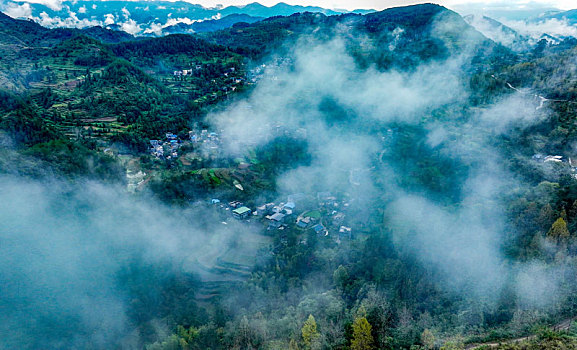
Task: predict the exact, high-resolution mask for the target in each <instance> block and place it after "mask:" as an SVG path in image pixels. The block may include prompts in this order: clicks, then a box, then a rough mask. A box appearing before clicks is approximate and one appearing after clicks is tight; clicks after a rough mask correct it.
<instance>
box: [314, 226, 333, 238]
mask: <svg viewBox="0 0 577 350" xmlns="http://www.w3.org/2000/svg"><path fill="white" fill-rule="evenodd" d="M312 229H313V231H315V233H316V234H317V235H319V236H328V235H329V231H327V229H326V228H325V227H324V226H323V225H322V224H318V225H315V226H313V227H312Z"/></svg>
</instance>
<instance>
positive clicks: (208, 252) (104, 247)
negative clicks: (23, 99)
mask: <svg viewBox="0 0 577 350" xmlns="http://www.w3.org/2000/svg"><path fill="white" fill-rule="evenodd" d="M0 180H1V181H0V197H1V198H2V201H1V203H0V220H1V221H2V223H3V224H2V227H0V239H1V240H2V244H1V245H0V286H1V287H0V288H1V290H2V299H1V300H0V307H1V308H2V314H1V315H0V331H2V333H3V334H4V336H3V337H2V339H0V347H1V348H57V347H62V346H63V344H65V347H67V348H82V347H84V346H85V345H86V344H91V346H92V347H94V348H111V347H114V346H113V345H118V344H121V343H122V342H124V341H127V340H126V339H125V336H127V335H129V334H130V333H131V332H132V331H134V330H133V329H131V321H130V318H131V317H132V316H131V314H130V313H131V312H132V315H134V312H135V311H136V310H134V309H132V305H133V301H131V300H132V297H131V294H130V293H131V292H132V291H134V288H137V287H138V283H139V282H136V281H134V280H131V277H130V276H126V274H127V273H129V272H130V271H141V270H143V269H146V270H147V271H154V269H155V268H156V269H161V270H160V271H161V272H160V275H161V276H171V275H172V274H174V273H176V274H179V275H182V274H190V273H197V272H198V273H203V271H205V269H206V267H203V268H202V269H201V268H200V265H199V264H200V263H198V261H197V260H203V259H204V260H205V261H206V260H207V259H205V258H203V257H207V256H212V258H211V259H212V260H217V259H218V257H219V256H221V255H222V254H223V253H225V252H226V251H227V250H228V247H229V246H231V245H235V246H237V247H238V246H239V244H241V245H242V244H243V243H242V242H243V240H244V239H245V238H244V237H246V235H243V233H247V231H250V230H251V229H250V226H247V225H246V224H241V223H238V222H236V221H234V220H232V221H231V222H230V223H229V225H222V224H221V221H222V220H221V219H220V218H219V217H218V215H216V213H215V212H214V211H212V210H211V209H203V208H202V207H197V208H196V209H189V210H183V209H177V208H170V207H165V206H163V205H162V204H160V203H157V202H155V201H154V200H153V199H150V198H145V197H144V198H140V199H139V198H136V197H133V196H131V195H129V194H127V193H126V192H125V191H124V189H122V188H117V187H114V186H104V185H102V184H99V183H92V182H86V183H82V184H81V185H80V186H79V187H76V186H75V185H70V184H66V183H62V182H58V181H54V182H51V181H50V180H49V179H43V180H42V181H28V180H24V179H22V178H15V177H11V176H2V177H0ZM80 187H81V188H82V190H81V189H80ZM10 203H11V204H10ZM255 250H256V248H255ZM250 254H254V252H252V253H250ZM208 268H210V266H208ZM144 283H154V282H153V281H149V282H146V281H144ZM156 287H157V286H152V285H151V286H149V287H147V288H148V289H150V288H156ZM148 289H147V291H145V292H144V293H149V292H150V291H149V290H148ZM147 307H153V305H148V306H147ZM139 322H142V320H139ZM133 334H134V333H133ZM127 339H132V340H129V341H130V343H137V340H138V339H137V337H135V336H134V335H132V336H130V337H127ZM125 345H126V346H127V347H128V348H132V347H136V344H132V345H130V346H129V345H128V344H125Z"/></svg>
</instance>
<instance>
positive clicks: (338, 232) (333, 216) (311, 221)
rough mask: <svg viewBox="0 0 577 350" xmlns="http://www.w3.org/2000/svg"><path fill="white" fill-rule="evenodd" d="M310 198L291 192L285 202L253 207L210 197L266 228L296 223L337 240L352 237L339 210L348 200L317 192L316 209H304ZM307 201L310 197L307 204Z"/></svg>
mask: <svg viewBox="0 0 577 350" xmlns="http://www.w3.org/2000/svg"><path fill="white" fill-rule="evenodd" d="M309 199H310V196H307V195H305V194H302V193H299V194H293V195H290V196H288V198H287V201H286V202H280V203H278V204H277V203H274V202H271V203H266V204H263V205H260V206H258V207H256V208H254V210H253V209H251V208H249V207H248V206H246V205H244V204H243V203H241V202H239V201H232V202H229V203H222V202H221V201H220V200H219V199H212V200H211V203H212V204H213V205H215V206H217V207H219V208H220V209H221V210H222V211H223V212H225V213H228V214H227V215H230V216H232V217H233V218H235V219H237V220H248V221H250V220H257V221H260V222H262V223H263V224H264V225H265V226H266V227H267V230H280V231H283V230H285V229H287V228H289V227H295V228H297V229H300V230H302V231H305V230H312V231H314V232H315V233H316V234H317V235H319V236H324V237H329V236H331V237H333V238H334V239H336V240H337V242H340V240H342V239H345V238H351V236H352V231H353V230H352V228H351V227H348V226H346V225H345V218H346V215H345V214H344V213H343V212H342V210H343V209H344V210H346V208H347V207H348V205H349V204H348V202H346V201H339V200H338V199H337V198H336V197H335V196H332V195H331V194H330V193H328V192H319V193H317V196H316V205H315V206H316V207H317V209H313V210H307V209H305V207H308V208H310V207H311V206H310V200H309ZM306 201H309V204H308V205H307V204H305V202H306ZM297 203H299V204H298V205H297ZM297 213H300V214H297Z"/></svg>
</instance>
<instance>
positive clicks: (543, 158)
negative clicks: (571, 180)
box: [532, 154, 571, 163]
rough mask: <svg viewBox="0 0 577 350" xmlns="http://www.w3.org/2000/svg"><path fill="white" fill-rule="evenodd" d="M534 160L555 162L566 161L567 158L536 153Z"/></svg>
mask: <svg viewBox="0 0 577 350" xmlns="http://www.w3.org/2000/svg"><path fill="white" fill-rule="evenodd" d="M532 158H533V160H535V161H538V162H541V163H549V162H554V163H566V162H567V159H565V158H563V156H558V155H557V156H551V155H548V156H545V155H542V154H535V155H534V156H533V157H532ZM569 162H571V159H569Z"/></svg>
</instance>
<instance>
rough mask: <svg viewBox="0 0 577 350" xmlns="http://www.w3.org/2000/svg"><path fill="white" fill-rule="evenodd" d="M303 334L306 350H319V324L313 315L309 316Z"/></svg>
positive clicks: (302, 329)
mask: <svg viewBox="0 0 577 350" xmlns="http://www.w3.org/2000/svg"><path fill="white" fill-rule="evenodd" d="M301 334H302V337H303V342H304V345H305V349H317V348H318V341H319V337H320V335H319V332H318V330H317V322H316V321H315V318H314V316H313V315H309V317H308V318H307V320H306V321H305V323H304V324H303V327H302V328H301Z"/></svg>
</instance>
